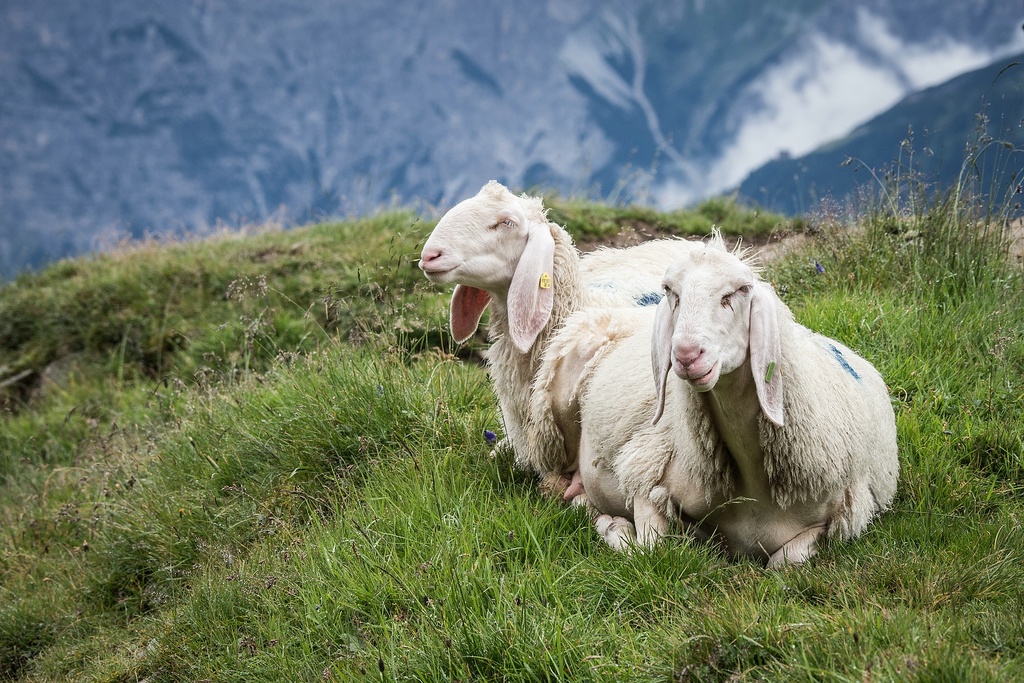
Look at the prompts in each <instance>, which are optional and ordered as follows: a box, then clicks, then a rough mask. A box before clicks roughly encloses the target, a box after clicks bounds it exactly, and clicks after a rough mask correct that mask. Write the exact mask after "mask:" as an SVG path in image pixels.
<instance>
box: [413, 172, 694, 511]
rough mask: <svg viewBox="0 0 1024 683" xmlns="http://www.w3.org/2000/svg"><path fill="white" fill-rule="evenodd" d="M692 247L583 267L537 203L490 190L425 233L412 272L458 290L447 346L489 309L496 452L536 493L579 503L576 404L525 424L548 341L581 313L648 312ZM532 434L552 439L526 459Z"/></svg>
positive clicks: (587, 262)
mask: <svg viewBox="0 0 1024 683" xmlns="http://www.w3.org/2000/svg"><path fill="white" fill-rule="evenodd" d="M696 246H697V245H696V243H694V242H688V241H685V240H677V239H667V240H657V241H652V242H646V243H644V244H641V245H638V246H635V247H631V248H628V249H606V250H599V251H596V252H594V253H592V254H588V255H587V256H586V257H584V258H583V259H581V258H580V256H579V254H578V252H577V250H576V247H575V245H574V244H573V241H572V237H571V236H570V235H569V234H568V233H567V232H566V231H565V230H564V229H563V228H561V227H560V226H558V225H556V224H554V223H552V222H551V221H549V220H548V218H547V211H546V209H545V208H544V206H543V203H542V202H541V200H540V199H539V198H536V197H528V196H526V195H521V196H516V195H514V194H513V193H512V192H510V191H509V190H508V189H506V188H505V187H504V186H502V185H501V184H499V183H497V182H495V181H493V180H492V181H491V182H489V183H487V184H486V185H484V187H483V188H481V190H480V191H479V192H478V193H477V195H476V196H474V197H471V198H469V199H466V200H464V201H462V202H460V203H459V204H457V205H456V206H455V207H453V208H452V209H451V210H449V211H448V212H447V213H446V214H445V215H444V216H443V217H442V218H441V220H440V221H438V223H437V226H436V227H435V228H434V230H433V231H432V232H431V234H430V236H429V237H428V239H427V241H426V243H425V244H424V245H423V251H422V254H421V257H420V263H419V265H420V268H421V269H422V270H423V273H424V274H425V275H426V277H427V278H428V279H429V280H431V281H432V282H435V283H454V284H455V285H456V286H455V289H454V291H453V293H452V298H451V306H450V312H449V313H450V324H451V331H452V336H453V337H454V338H455V340H456V341H457V342H463V341H465V340H466V339H468V338H469V337H471V336H472V335H473V334H474V332H475V331H476V329H477V326H478V325H479V323H480V318H481V316H482V315H483V312H484V310H485V309H486V308H487V307H488V306H490V307H491V317H490V321H489V328H488V333H489V334H488V336H489V340H490V342H491V345H490V348H489V349H488V350H487V352H486V359H487V362H488V364H489V366H490V372H491V376H492V379H493V382H494V390H495V393H496V395H497V398H498V404H499V408H500V410H501V414H502V419H503V421H504V426H505V433H506V436H505V438H504V439H503V440H502V442H501V443H500V444H499V447H500V448H510V449H511V450H512V452H513V453H514V456H515V459H516V462H517V463H518V464H519V465H520V466H522V467H524V468H525V469H528V470H531V471H533V472H536V473H537V474H539V475H540V476H541V479H542V486H543V487H545V488H547V489H550V490H552V491H556V492H562V491H565V490H568V491H569V493H568V494H567V497H571V496H573V495H575V494H576V493H579V488H578V487H577V486H573V487H571V488H570V476H571V475H572V474H573V473H574V472H575V471H576V453H577V448H576V445H575V442H576V438H575V434H576V433H577V431H578V424H577V423H578V420H577V418H576V415H575V412H574V411H575V408H576V406H575V403H573V404H571V405H565V406H564V409H563V410H561V411H560V412H559V413H558V414H557V415H556V414H552V413H548V414H546V415H544V416H543V417H542V418H540V421H539V422H534V423H530V420H529V404H530V391H531V387H532V385H533V382H534V378H535V375H536V371H537V368H538V367H539V366H540V360H541V356H542V353H543V351H544V349H545V348H546V346H547V343H548V339H549V338H550V337H551V335H552V334H554V332H555V331H556V330H557V329H558V328H559V327H561V325H562V323H563V321H564V320H565V319H566V318H568V317H569V315H571V314H572V313H574V312H576V311H579V310H581V309H583V308H585V307H588V306H595V305H600V306H630V307H635V306H638V305H647V304H653V303H656V302H657V301H658V300H659V299H660V295H659V292H660V280H661V276H662V274H663V273H664V270H665V268H666V267H667V266H668V264H669V263H671V262H672V261H674V260H675V259H677V258H679V257H680V256H681V255H683V254H685V253H688V252H689V250H691V249H692V248H695V247H696ZM555 420H558V423H557V424H556V423H555V422H554V421H555ZM538 429H539V430H541V431H543V432H544V433H545V434H555V433H557V434H558V439H553V438H540V439H533V440H532V443H534V444H535V445H536V444H543V447H542V448H541V449H540V450H531V449H529V448H528V447H527V444H528V443H530V442H531V439H529V438H528V432H529V431H530V430H538Z"/></svg>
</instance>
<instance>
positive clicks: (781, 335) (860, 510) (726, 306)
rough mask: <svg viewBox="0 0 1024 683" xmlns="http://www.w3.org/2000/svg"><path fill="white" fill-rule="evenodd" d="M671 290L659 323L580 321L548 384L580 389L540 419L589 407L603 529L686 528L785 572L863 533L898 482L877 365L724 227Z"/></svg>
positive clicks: (623, 318)
mask: <svg viewBox="0 0 1024 683" xmlns="http://www.w3.org/2000/svg"><path fill="white" fill-rule="evenodd" d="M663 283H664V289H665V297H664V298H663V299H662V301H661V302H660V303H659V304H658V307H657V309H656V311H655V312H654V313H653V314H652V313H650V312H645V311H621V310H620V311H615V310H607V311H598V310H591V311H583V312H580V313H578V314H577V315H575V316H573V317H571V318H570V319H569V320H567V321H566V323H565V325H563V328H562V330H561V332H560V333H559V334H558V335H557V336H556V337H555V338H553V339H552V340H551V342H550V344H549V348H548V352H547V354H546V355H545V358H544V366H543V367H542V369H541V375H542V376H545V377H554V378H557V380H558V381H560V382H562V383H572V384H573V386H572V387H571V388H570V389H564V388H563V389H561V390H559V391H558V392H555V393H556V394H557V396H556V398H555V399H553V398H552V397H551V396H550V395H547V394H546V392H548V391H549V390H548V388H547V387H546V386H540V385H539V386H537V387H536V388H535V394H534V402H533V405H532V406H531V409H532V410H534V411H537V410H540V411H541V412H544V411H545V410H546V411H551V410H553V409H552V408H550V407H547V406H544V404H545V402H550V401H552V400H556V402H557V400H564V396H573V397H576V398H577V400H578V403H579V415H580V419H581V427H580V430H581V433H580V435H579V437H578V442H579V467H580V476H581V479H582V484H583V486H584V487H585V489H586V492H587V500H588V501H589V504H590V505H591V506H593V508H595V514H597V517H596V520H595V521H596V526H597V529H598V532H599V533H600V534H601V536H602V537H603V538H604V539H605V540H606V541H607V542H608V544H609V545H611V546H612V547H613V548H617V549H622V548H630V547H633V544H637V545H640V546H649V545H651V544H653V543H654V542H656V541H657V540H658V539H659V538H660V537H661V536H663V535H665V533H666V530H667V529H668V527H669V523H670V522H671V521H672V520H679V521H682V522H683V523H684V524H686V525H688V526H691V527H693V528H694V530H695V531H696V533H697V534H698V535H701V536H712V537H715V538H717V539H719V540H720V541H721V543H722V545H723V546H724V548H725V550H726V552H727V553H728V554H729V555H731V556H734V557H751V558H756V559H760V560H762V561H764V562H766V564H767V566H768V567H771V568H777V567H782V566H785V565H795V564H799V563H801V562H804V561H805V560H807V559H808V558H810V557H812V556H813V555H814V554H815V552H816V549H817V545H818V543H819V542H820V541H821V540H822V539H824V538H838V539H840V540H849V539H852V538H855V537H857V536H859V535H860V534H861V533H862V532H863V531H864V529H865V528H866V527H867V525H868V524H869V522H870V521H871V520H872V518H873V517H874V516H875V515H876V514H877V513H879V512H881V511H883V510H885V509H887V508H888V507H889V506H890V504H891V502H892V500H893V497H894V495H895V491H896V483H897V478H898V474H899V460H898V452H897V443H896V424H895V417H894V415H893V410H892V405H891V402H890V399H889V394H888V390H887V389H886V386H885V382H884V381H883V380H882V377H881V376H880V375H879V373H878V372H877V370H875V368H874V367H873V366H872V365H871V364H870V363H868V362H867V361H866V360H864V359H863V358H861V357H860V356H858V355H857V354H855V353H854V352H853V351H851V350H850V349H849V348H847V347H846V346H844V345H843V344H841V343H839V342H838V341H835V340H833V339H829V338H827V337H824V336H821V335H818V334H816V333H814V332H812V331H810V330H809V329H807V328H806V327H804V326H802V325H800V324H798V323H797V322H796V321H795V320H794V319H793V315H792V313H791V312H790V310H789V308H788V307H787V306H786V305H785V304H784V303H783V302H782V301H781V300H780V299H779V298H778V296H777V295H776V294H775V292H774V290H773V289H772V288H771V286H770V285H769V284H767V283H765V282H764V281H762V280H761V279H760V278H759V277H758V276H757V275H756V273H755V271H754V269H753V268H752V267H751V265H750V263H749V262H746V261H744V260H743V259H741V258H740V257H738V256H737V255H736V254H734V253H730V252H729V251H728V250H727V249H726V248H725V245H724V242H723V241H722V239H721V236H720V235H719V234H717V233H715V234H714V235H713V236H712V238H711V240H710V241H709V242H708V243H707V245H706V246H705V247H704V249H702V250H700V251H697V252H695V253H693V254H692V255H691V256H688V257H684V258H682V259H680V260H679V261H678V262H677V263H675V264H673V265H672V266H670V267H669V268H668V270H667V271H666V273H665V277H664V281H663ZM552 365H553V366H554V367H549V366H552ZM580 368H582V370H581V371H579V372H578V373H577V374H576V375H575V376H573V377H568V376H569V375H571V372H570V371H569V370H571V369H580ZM567 369H568V370H567ZM670 373H672V374H674V375H675V376H676V377H675V379H674V380H672V379H670V377H669V374H670ZM652 376H653V377H654V380H655V381H654V382H653V383H652V382H651V381H650V378H651V377H652ZM567 377H568V378H567ZM556 383H557V382H556ZM538 406H540V407H539V408H538ZM625 406H628V409H625ZM554 410H557V407H556V408H555V409H554Z"/></svg>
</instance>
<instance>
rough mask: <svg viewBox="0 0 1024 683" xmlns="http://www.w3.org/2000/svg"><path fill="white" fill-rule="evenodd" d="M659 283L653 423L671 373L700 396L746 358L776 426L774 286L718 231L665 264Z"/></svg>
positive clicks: (778, 386) (778, 375)
mask: <svg viewBox="0 0 1024 683" xmlns="http://www.w3.org/2000/svg"><path fill="white" fill-rule="evenodd" d="M662 285H663V287H664V289H665V297H664V298H663V299H662V301H661V303H659V304H658V309H657V313H656V315H655V323H654V333H653V334H652V338H651V367H652V368H653V370H654V381H655V385H656V388H657V392H658V403H657V409H656V412H655V416H654V420H653V421H654V423H657V422H658V420H660V419H661V416H662V414H663V413H664V410H665V385H666V383H667V382H668V374H669V372H670V371H672V372H674V373H675V374H676V376H677V377H679V378H680V379H681V380H683V381H684V382H685V383H686V384H687V385H688V386H689V387H690V389H692V390H694V391H697V392H705V391H711V390H713V389H714V388H715V387H716V386H717V385H718V384H719V381H720V380H721V379H722V378H723V377H726V376H730V375H731V373H733V372H735V371H736V370H738V369H740V368H741V367H743V366H744V364H745V363H746V361H747V359H748V358H749V360H750V363H749V368H750V372H751V373H752V375H753V378H752V379H753V382H754V387H755V390H756V392H757V399H758V403H759V404H760V406H761V410H762V412H764V414H765V415H766V416H767V417H768V418H769V419H770V420H771V421H772V422H774V423H775V424H777V425H780V426H781V425H782V424H783V403H782V391H783V383H782V372H781V368H780V367H778V363H779V361H780V355H781V354H780V351H781V349H780V342H779V324H778V314H777V309H776V305H775V303H776V298H775V294H774V292H773V291H772V289H771V287H770V286H769V285H768V284H766V283H764V282H762V281H760V280H759V279H758V278H757V275H756V273H755V272H754V270H753V269H752V268H751V267H750V265H749V264H748V263H746V262H744V261H743V260H742V259H740V258H739V257H738V256H737V255H736V254H733V253H730V252H729V251H728V250H727V249H726V247H725V243H724V242H723V241H722V238H721V235H719V234H718V233H715V234H714V235H713V236H712V238H711V239H710V240H709V241H708V243H706V244H705V246H704V248H703V249H702V250H698V251H696V252H695V253H694V254H693V255H692V256H689V257H687V258H684V259H681V260H680V261H677V262H676V263H674V264H672V265H671V266H669V268H668V270H666V271H665V277H664V279H663V281H662ZM740 379H745V378H740Z"/></svg>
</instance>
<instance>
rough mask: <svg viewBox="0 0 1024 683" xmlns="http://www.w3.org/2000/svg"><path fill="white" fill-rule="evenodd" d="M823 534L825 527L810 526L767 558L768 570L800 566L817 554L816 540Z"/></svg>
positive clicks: (822, 525)
mask: <svg viewBox="0 0 1024 683" xmlns="http://www.w3.org/2000/svg"><path fill="white" fill-rule="evenodd" d="M824 533H825V525H824V524H821V525H818V526H812V527H811V528H809V529H804V530H803V531H801V532H800V533H799V534H797V535H796V536H794V537H793V538H791V539H790V540H788V541H786V543H785V544H783V546H782V547H781V548H779V549H778V550H776V551H775V552H774V553H772V556H771V557H769V558H768V568H769V569H782V568H784V567H786V566H792V565H797V564H802V563H803V562H806V561H807V560H809V559H810V558H812V557H814V556H815V555H816V554H817V552H818V539H819V538H821V536H822V534H824Z"/></svg>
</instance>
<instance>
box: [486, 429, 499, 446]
mask: <svg viewBox="0 0 1024 683" xmlns="http://www.w3.org/2000/svg"><path fill="white" fill-rule="evenodd" d="M484 438H485V439H487V443H494V442H495V441H497V440H498V435H497V434H495V433H494V432H492V431H491V430H490V429H485V430H484Z"/></svg>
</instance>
